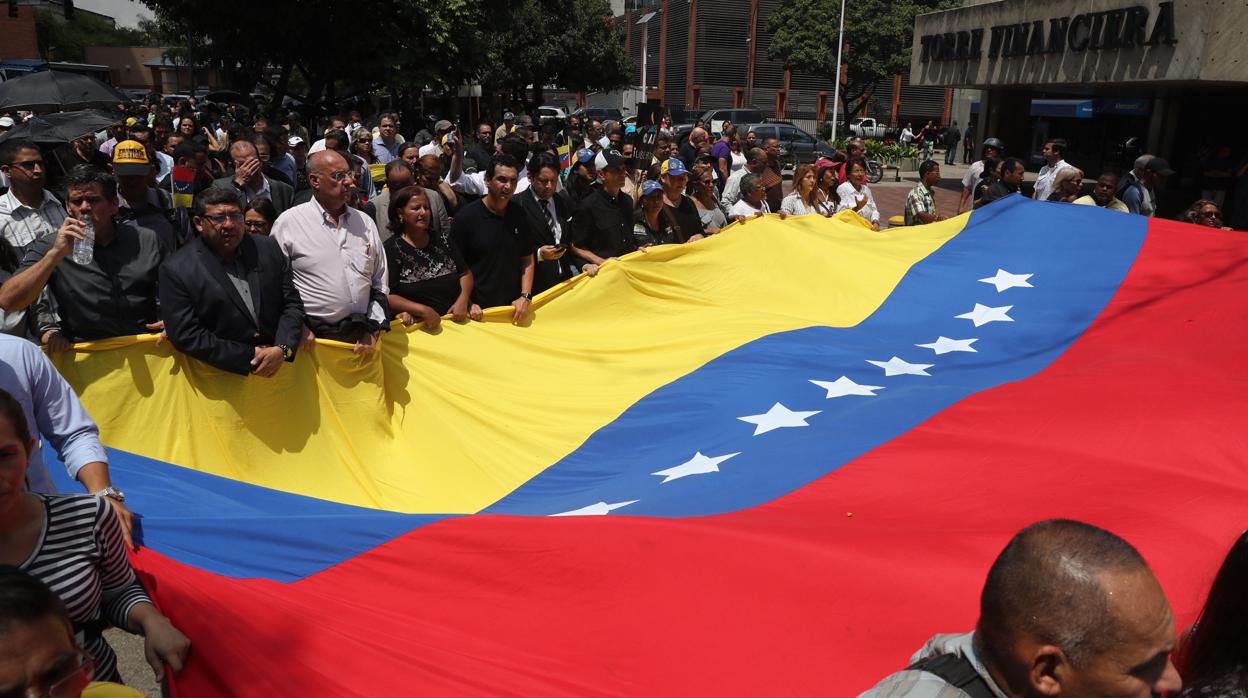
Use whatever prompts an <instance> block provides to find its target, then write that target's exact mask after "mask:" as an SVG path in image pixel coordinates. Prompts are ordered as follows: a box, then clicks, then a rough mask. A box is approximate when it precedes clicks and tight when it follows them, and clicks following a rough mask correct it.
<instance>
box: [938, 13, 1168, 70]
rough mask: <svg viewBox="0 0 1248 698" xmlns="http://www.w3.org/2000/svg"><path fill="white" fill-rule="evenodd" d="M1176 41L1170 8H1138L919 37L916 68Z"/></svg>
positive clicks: (1153, 44) (1166, 43)
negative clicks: (933, 64)
mask: <svg viewBox="0 0 1248 698" xmlns="http://www.w3.org/2000/svg"><path fill="white" fill-rule="evenodd" d="M1176 43H1178V39H1177V38H1175V23H1174V3H1173V2H1162V3H1159V4H1158V6H1157V11H1156V12H1155V13H1154V12H1152V11H1150V10H1149V8H1147V7H1144V6H1142V5H1134V6H1131V7H1123V8H1118V9H1112V10H1100V11H1095V12H1084V13H1080V14H1076V15H1073V16H1071V15H1066V16H1059V17H1050V18H1049V19H1048V20H1047V21H1045V20H1041V19H1035V20H1030V21H1023V22H1016V23H1009V24H998V25H995V26H992V27H986V28H985V27H977V28H973V29H961V30H958V31H946V32H940V33H933V34H925V35H922V36H919V62H920V63H927V62H929V61H965V60H980V59H982V58H983V57H984V56H985V55H987V57H988V58H989V59H995V58H998V57H1004V58H1009V57H1013V56H1034V55H1037V54H1046V53H1047V54H1054V53H1057V54H1060V53H1064V52H1066V50H1067V49H1069V50H1071V51H1075V52H1079V51H1099V50H1102V49H1121V48H1135V47H1142V46H1157V45H1159V44H1165V45H1170V46H1173V45H1174V44H1176Z"/></svg>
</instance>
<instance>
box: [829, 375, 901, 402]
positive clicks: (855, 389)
mask: <svg viewBox="0 0 1248 698" xmlns="http://www.w3.org/2000/svg"><path fill="white" fill-rule="evenodd" d="M811 383H814V384H815V385H817V386H819V387H820V388H823V389H824V390H826V391H828V395H827V397H828V399H829V400H831V399H832V398H834V397H845V396H846V395H867V396H870V397H875V391H877V390H883V389H884V386H882V385H860V384H858V383H855V382H853V381H852V380H850V379H849V378H848V377H847V376H841V377H840V378H837V379H836V380H834V381H816V380H812V381H811Z"/></svg>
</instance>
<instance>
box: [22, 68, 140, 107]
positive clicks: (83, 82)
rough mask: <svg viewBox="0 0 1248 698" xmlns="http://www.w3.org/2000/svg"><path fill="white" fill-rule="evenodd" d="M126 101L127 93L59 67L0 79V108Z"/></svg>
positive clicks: (64, 105)
mask: <svg viewBox="0 0 1248 698" xmlns="http://www.w3.org/2000/svg"><path fill="white" fill-rule="evenodd" d="M129 103H130V98H129V97H127V96H126V95H124V94H122V93H121V92H118V91H117V90H115V89H113V88H112V87H109V86H108V85H105V84H104V83H102V82H100V81H99V80H96V79H95V78H89V77H87V76H86V75H78V74H77V73H66V72H62V71H59V70H43V71H40V72H38V73H31V74H30V75H25V76H23V77H20V78H14V79H12V80H6V81H4V82H2V83H0V111H15V110H19V109H21V110H26V111H52V110H55V109H89V108H91V107H112V106H116V105H117V104H129Z"/></svg>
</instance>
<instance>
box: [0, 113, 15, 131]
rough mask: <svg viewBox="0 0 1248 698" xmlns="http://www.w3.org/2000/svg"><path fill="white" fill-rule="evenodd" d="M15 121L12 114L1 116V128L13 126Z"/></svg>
mask: <svg viewBox="0 0 1248 698" xmlns="http://www.w3.org/2000/svg"><path fill="white" fill-rule="evenodd" d="M13 125H14V122H13V117H11V116H0V128H13Z"/></svg>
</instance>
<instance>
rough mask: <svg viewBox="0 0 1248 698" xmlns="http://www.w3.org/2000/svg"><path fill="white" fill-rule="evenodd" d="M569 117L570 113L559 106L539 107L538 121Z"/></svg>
mask: <svg viewBox="0 0 1248 698" xmlns="http://www.w3.org/2000/svg"><path fill="white" fill-rule="evenodd" d="M567 118H568V113H567V112H566V111H564V110H562V109H560V108H559V107H538V108H537V123H539V124H544V123H546V122H547V121H563V120H565V119H567Z"/></svg>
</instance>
